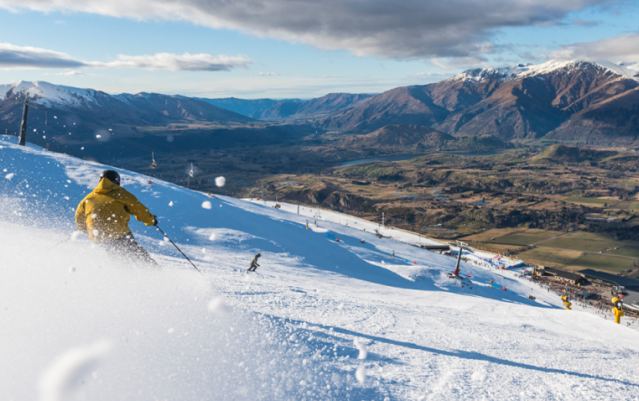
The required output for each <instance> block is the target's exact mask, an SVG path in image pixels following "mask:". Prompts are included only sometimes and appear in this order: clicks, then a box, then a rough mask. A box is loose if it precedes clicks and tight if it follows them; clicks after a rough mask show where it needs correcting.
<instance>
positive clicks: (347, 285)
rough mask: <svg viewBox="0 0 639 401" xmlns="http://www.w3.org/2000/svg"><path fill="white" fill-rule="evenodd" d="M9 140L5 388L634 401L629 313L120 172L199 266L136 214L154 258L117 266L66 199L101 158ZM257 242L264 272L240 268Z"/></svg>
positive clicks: (64, 392)
mask: <svg viewBox="0 0 639 401" xmlns="http://www.w3.org/2000/svg"><path fill="white" fill-rule="evenodd" d="M8 142H9V141H8V140H0V146H2V148H0V170H1V174H2V175H1V176H0V196H1V202H0V243H2V244H3V251H4V252H3V253H2V256H1V257H0V338H2V341H0V355H2V363H1V364H0V377H2V378H3V380H2V381H0V393H1V394H3V395H4V396H5V398H7V399H15V400H18V399H19V400H23V399H25V400H30V399H38V397H40V399H43V400H62V399H65V400H66V399H91V400H115V399H118V400H120V399H121V400H125V399H136V400H154V399H170V400H203V399H206V400H217V399H233V400H235V399H237V400H246V399H250V400H277V399H281V400H291V399H296V400H297V399H300V400H301V399H318V400H327V399H335V400H348V399H353V400H361V399H375V400H386V399H388V400H405V399H409V400H411V399H415V400H417V399H453V398H455V399H513V398H523V399H530V398H537V399H561V400H565V399H583V398H587V399H611V398H614V399H633V397H636V394H637V389H638V388H639V374H638V373H639V364H638V363H637V362H639V345H637V343H636V336H637V331H636V330H632V329H630V328H627V327H625V323H626V322H625V321H622V325H614V324H613V323H611V322H610V320H604V319H601V318H599V317H595V316H593V315H592V314H589V313H584V312H580V311H579V310H574V311H565V310H562V309H560V308H558V307H557V306H558V305H559V302H558V299H557V297H556V296H555V295H554V294H552V293H548V292H546V291H545V290H542V289H540V288H538V287H534V288H530V285H529V284H528V283H527V282H526V281H523V280H521V279H519V278H517V277H515V276H513V275H511V273H509V272H507V273H504V272H502V273H499V272H497V271H489V270H483V269H481V268H477V267H474V266H470V265H464V266H463V268H462V271H463V272H464V273H469V274H471V275H472V276H473V277H472V283H469V285H468V286H464V287H460V286H459V283H458V282H457V281H453V280H450V279H448V278H446V277H445V273H446V272H448V271H450V270H452V267H453V265H454V260H453V259H451V258H448V257H445V256H441V255H438V254H435V253H431V252H428V251H425V250H422V249H419V248H416V247H414V246H410V245H408V244H402V243H399V242H395V241H392V240H389V239H379V238H377V237H376V236H375V235H374V234H373V233H369V232H368V230H367V232H363V231H360V230H356V229H353V228H351V227H349V226H345V225H342V224H338V223H332V222H328V221H324V220H322V219H321V218H318V224H317V226H315V225H314V224H311V227H310V228H311V229H309V230H306V226H305V223H306V219H307V218H306V217H304V216H302V215H297V214H293V213H290V212H286V211H281V210H276V209H273V208H271V207H267V206H264V205H259V204H254V203H249V202H246V201H242V200H238V199H233V198H226V197H217V198H209V197H207V196H206V195H205V194H200V193H196V192H193V191H189V190H186V189H184V188H180V187H177V186H174V185H172V184H168V183H164V182H159V181H156V180H155V179H153V178H150V180H151V181H152V185H151V184H149V183H148V180H149V178H148V177H145V176H142V175H139V174H135V173H129V172H125V171H121V173H123V177H124V186H125V187H126V188H127V189H128V190H130V191H131V192H132V193H134V194H135V195H136V196H137V197H138V198H139V199H140V200H141V201H142V202H143V203H145V204H146V205H147V206H149V208H150V209H151V211H152V212H153V213H155V214H157V215H158V216H159V221H160V226H161V227H162V228H163V229H164V230H165V231H166V232H167V233H168V234H169V235H170V236H171V237H172V238H173V239H174V240H175V241H176V242H177V243H178V245H179V246H180V247H181V248H182V249H183V250H184V251H185V253H186V254H187V255H188V256H189V257H190V258H192V259H193V261H194V262H195V263H196V264H197V265H198V266H199V267H200V268H201V269H202V271H203V272H204V274H203V275H200V274H198V273H197V272H196V271H195V270H194V269H193V268H192V267H191V266H190V265H188V263H187V262H186V261H184V260H183V259H182V258H181V256H180V255H179V254H178V253H177V251H176V250H175V249H173V248H172V247H171V245H170V244H169V243H167V242H166V241H163V240H162V236H161V235H160V234H159V233H158V232H157V231H155V230H153V229H152V228H148V227H145V226H143V225H141V224H139V223H137V222H135V223H132V224H131V226H132V229H133V231H134V233H135V234H136V236H137V238H138V239H139V240H140V242H141V243H142V244H144V246H145V247H146V248H147V249H149V250H150V251H151V253H152V254H153V256H154V257H155V258H156V259H157V260H158V262H159V263H160V265H161V266H162V268H161V269H160V270H158V271H147V270H144V269H140V268H136V267H133V266H121V265H117V264H115V263H114V262H113V261H111V260H109V259H108V258H107V257H106V255H105V253H104V252H103V251H102V250H101V249H100V247H97V246H94V245H93V244H92V243H90V242H89V241H88V240H86V239H84V238H83V237H82V236H76V235H73V236H72V233H73V224H72V219H73V211H74V209H75V206H76V205H77V203H78V202H79V201H80V200H81V199H82V197H83V196H84V195H85V194H86V193H87V192H88V191H89V190H90V189H92V188H93V186H94V185H95V184H96V183H97V178H96V177H97V176H98V173H99V172H100V171H101V170H102V169H104V168H105V167H104V166H101V165H98V164H94V163H90V162H85V161H82V160H78V159H74V158H71V157H68V156H64V155H59V154H52V153H49V152H44V151H42V150H41V149H35V148H27V149H25V148H19V147H17V146H15V145H13V144H9V143H8ZM327 234H328V236H327ZM70 238H71V239H70ZM335 238H339V239H340V241H339V242H338V241H336V240H335ZM361 240H364V243H362V242H361ZM393 251H395V255H396V257H395V258H393V257H392V252H393ZM257 252H261V253H262V255H263V257H262V259H261V260H260V264H261V266H260V267H259V269H258V273H257V274H250V275H247V274H246V273H243V272H242V271H240V270H239V269H244V268H246V267H247V265H248V261H249V260H250V258H251V257H252V256H253V254H255V253H257ZM414 262H416V263H414ZM490 279H494V280H495V281H496V283H497V284H498V285H499V287H501V286H505V287H507V288H508V290H507V291H503V290H501V289H497V288H490V286H489V281H490ZM531 292H532V293H533V294H534V295H535V296H536V297H537V300H536V301H532V300H529V299H528V295H529V294H530V293H531Z"/></svg>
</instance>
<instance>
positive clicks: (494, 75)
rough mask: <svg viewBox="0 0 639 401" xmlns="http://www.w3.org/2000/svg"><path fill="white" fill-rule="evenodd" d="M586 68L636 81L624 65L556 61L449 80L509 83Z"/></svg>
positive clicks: (479, 70) (474, 72)
mask: <svg viewBox="0 0 639 401" xmlns="http://www.w3.org/2000/svg"><path fill="white" fill-rule="evenodd" d="M584 68H594V69H597V70H601V71H605V72H608V73H610V74H612V75H616V76H619V78H629V79H636V78H635V77H634V75H635V74H636V71H635V72H633V71H632V70H631V68H627V66H626V65H624V64H623V63H620V64H615V63H612V62H609V61H598V62H590V61H579V60H571V61H556V60H550V61H547V62H545V63H541V64H518V65H515V66H510V67H502V68H475V69H471V70H466V71H464V72H462V73H460V74H457V75H455V76H454V77H451V78H449V80H450V81H482V80H484V79H497V80H499V81H508V80H515V79H521V78H526V77H533V76H539V75H544V74H549V73H563V74H567V73H570V72H571V71H575V72H579V71H583V69H584Z"/></svg>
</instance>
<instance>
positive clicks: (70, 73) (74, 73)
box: [55, 71, 93, 77]
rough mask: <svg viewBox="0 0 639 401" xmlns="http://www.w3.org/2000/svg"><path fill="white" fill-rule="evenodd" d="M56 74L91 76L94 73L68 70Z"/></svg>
mask: <svg viewBox="0 0 639 401" xmlns="http://www.w3.org/2000/svg"><path fill="white" fill-rule="evenodd" d="M55 75H63V76H67V77H73V76H83V77H85V76H89V75H93V74H86V73H84V72H82V71H67V72H59V73H57V74H55Z"/></svg>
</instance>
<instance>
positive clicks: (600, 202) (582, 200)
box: [564, 198, 615, 205]
mask: <svg viewBox="0 0 639 401" xmlns="http://www.w3.org/2000/svg"><path fill="white" fill-rule="evenodd" d="M564 202H572V203H592V204H596V205H604V204H607V203H608V204H609V203H614V202H615V200H614V199H599V198H566V199H564Z"/></svg>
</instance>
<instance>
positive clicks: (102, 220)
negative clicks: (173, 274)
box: [75, 170, 157, 265]
mask: <svg viewBox="0 0 639 401" xmlns="http://www.w3.org/2000/svg"><path fill="white" fill-rule="evenodd" d="M130 215H133V216H135V218H136V219H137V220H139V221H141V222H143V223H144V224H146V225H147V226H154V225H156V224H157V218H156V216H154V215H152V214H151V213H150V212H149V209H148V208H147V207H146V206H144V205H143V204H142V203H140V201H139V200H137V198H136V197H135V196H133V195H132V194H131V193H130V192H129V191H127V190H126V189H124V188H121V187H120V174H118V173H117V172H116V171H113V170H105V171H103V172H102V174H100V183H99V184H98V186H97V187H95V189H94V190H93V191H92V192H91V193H90V194H88V195H87V196H86V197H85V198H84V199H82V202H80V204H79V205H78V208H77V210H76V212H75V225H76V227H77V228H78V230H79V231H82V232H85V233H87V234H88V235H89V238H91V240H93V242H95V243H99V244H100V245H102V246H104V248H105V249H106V250H107V252H108V253H109V254H110V255H111V256H112V257H114V258H115V259H119V260H127V259H128V260H131V259H132V260H133V261H135V262H142V263H144V264H150V265H157V263H156V262H155V260H153V259H152V258H151V257H150V256H149V254H148V253H147V252H146V250H144V248H142V247H141V246H140V245H138V243H137V242H136V241H135V238H134V237H133V234H132V233H131V229H130V228H129V224H128V223H129V219H130Z"/></svg>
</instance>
